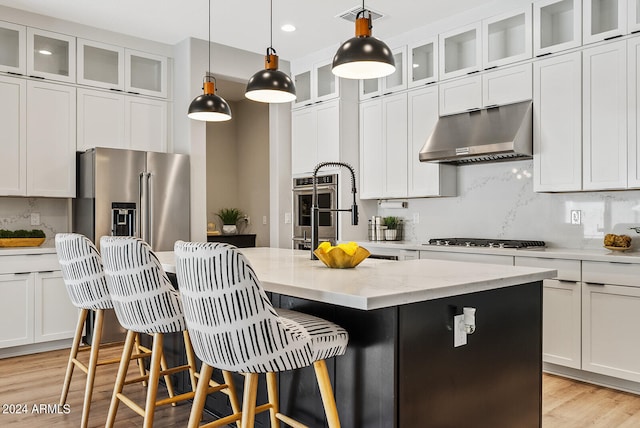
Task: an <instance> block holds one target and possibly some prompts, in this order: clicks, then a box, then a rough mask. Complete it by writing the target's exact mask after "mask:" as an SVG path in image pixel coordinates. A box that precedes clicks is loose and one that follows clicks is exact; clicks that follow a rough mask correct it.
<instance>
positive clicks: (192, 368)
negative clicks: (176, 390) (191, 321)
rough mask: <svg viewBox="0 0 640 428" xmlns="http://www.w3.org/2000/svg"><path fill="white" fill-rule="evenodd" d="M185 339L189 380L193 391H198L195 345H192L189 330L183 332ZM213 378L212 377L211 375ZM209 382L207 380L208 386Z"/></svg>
mask: <svg viewBox="0 0 640 428" xmlns="http://www.w3.org/2000/svg"><path fill="white" fill-rule="evenodd" d="M182 337H183V338H184V350H185V353H186V354H187V364H189V379H190V380H191V390H192V391H193V392H195V391H196V355H195V353H194V352H193V345H192V344H191V338H190V337H189V332H188V331H187V330H185V331H183V332H182ZM209 378H211V375H209ZM208 383H209V381H208V380H207V384H208Z"/></svg>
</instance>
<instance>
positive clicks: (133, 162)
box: [73, 148, 190, 342]
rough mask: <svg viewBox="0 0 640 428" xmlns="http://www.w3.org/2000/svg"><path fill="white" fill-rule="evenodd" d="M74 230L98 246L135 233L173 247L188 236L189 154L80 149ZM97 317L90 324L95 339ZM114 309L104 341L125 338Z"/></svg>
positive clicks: (154, 246)
mask: <svg viewBox="0 0 640 428" xmlns="http://www.w3.org/2000/svg"><path fill="white" fill-rule="evenodd" d="M77 172H78V175H77V193H76V195H77V197H76V198H75V199H74V200H73V231H74V232H77V233H82V234H83V235H86V236H87V237H89V239H91V240H92V241H93V242H94V243H95V244H96V246H97V247H98V249H100V237H102V236H105V235H116V236H137V237H139V238H141V239H143V240H144V241H146V242H148V243H149V244H150V245H151V248H152V249H153V250H154V251H172V250H173V244H174V243H175V241H177V240H179V239H182V240H189V237H190V225H189V204H190V195H189V182H190V172H189V156H188V155H182V154H173V153H156V152H142V151H135V150H122V149H107V148H96V149H91V150H88V151H86V152H83V153H78V162H77ZM92 325H93V318H91V319H90V322H89V323H88V326H87V337H86V340H91V335H92V329H91V326H92ZM124 333H125V332H124V330H123V329H122V328H121V327H120V324H119V323H118V320H117V319H116V317H115V313H114V312H113V311H109V313H108V314H107V315H106V317H105V327H104V332H103V335H102V342H114V341H120V340H124Z"/></svg>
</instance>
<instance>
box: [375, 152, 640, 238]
mask: <svg viewBox="0 0 640 428" xmlns="http://www.w3.org/2000/svg"><path fill="white" fill-rule="evenodd" d="M457 169H458V196H457V197H451V198H423V199H409V201H408V202H409V203H408V207H407V208H406V209H405V208H403V209H389V208H385V209H381V208H379V209H378V215H382V216H389V215H394V216H400V217H403V218H404V219H405V234H404V236H405V240H406V241H417V242H425V241H428V240H429V239H430V238H445V237H447V238H448V237H459V238H497V239H532V240H543V241H545V242H546V243H547V246H548V247H565V248H580V249H587V248H602V240H603V237H604V235H605V234H607V233H618V234H622V233H624V234H627V235H629V236H631V237H632V238H634V242H633V246H634V247H636V248H638V249H640V235H638V234H637V233H636V232H635V231H633V230H629V227H630V226H640V190H625V191H611V192H572V193H535V192H534V191H533V177H532V171H533V162H532V161H530V160H529V161H514V162H503V163H488V164H479V165H465V166H459V167H457ZM572 210H580V211H581V217H582V218H581V224H579V225H575V224H571V211H572ZM414 214H417V215H418V216H419V222H418V223H414V222H413V219H414Z"/></svg>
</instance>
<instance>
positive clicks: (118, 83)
mask: <svg viewBox="0 0 640 428" xmlns="http://www.w3.org/2000/svg"><path fill="white" fill-rule="evenodd" d="M77 60H78V83H80V84H83V85H89V86H97V87H99V88H105V89H115V90H119V91H123V90H124V48H121V47H118V46H113V45H107V44H105V43H100V42H94V41H90V40H83V39H78V58H77Z"/></svg>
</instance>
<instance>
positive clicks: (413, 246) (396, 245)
mask: <svg viewBox="0 0 640 428" xmlns="http://www.w3.org/2000/svg"><path fill="white" fill-rule="evenodd" d="M358 244H359V245H360V246H362V247H365V248H367V249H368V250H369V251H371V250H372V249H375V248H381V249H392V250H419V251H442V252H454V253H473V254H493V255H504V256H520V257H541V258H552V259H569V260H589V261H598V262H617V263H640V251H624V252H618V251H610V250H607V249H606V248H602V249H586V250H583V249H579V248H544V249H531V250H527V249H514V248H488V247H464V246H445V245H440V246H438V245H429V244H427V245H425V244H422V243H420V242H405V241H395V242H384V241H381V242H377V241H360V242H358ZM371 252H372V253H375V251H371Z"/></svg>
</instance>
